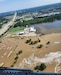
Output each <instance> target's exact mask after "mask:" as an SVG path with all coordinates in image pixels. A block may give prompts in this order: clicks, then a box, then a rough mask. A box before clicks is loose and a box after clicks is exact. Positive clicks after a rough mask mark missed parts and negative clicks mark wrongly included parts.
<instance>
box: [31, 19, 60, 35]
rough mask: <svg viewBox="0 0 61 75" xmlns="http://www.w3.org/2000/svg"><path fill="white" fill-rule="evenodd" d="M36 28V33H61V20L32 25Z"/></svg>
mask: <svg viewBox="0 0 61 75" xmlns="http://www.w3.org/2000/svg"><path fill="white" fill-rule="evenodd" d="M32 26H34V27H35V28H36V33H42V34H50V33H60V32H61V20H59V21H54V22H49V23H41V24H35V25H32Z"/></svg>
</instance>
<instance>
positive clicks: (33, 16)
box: [0, 3, 61, 73]
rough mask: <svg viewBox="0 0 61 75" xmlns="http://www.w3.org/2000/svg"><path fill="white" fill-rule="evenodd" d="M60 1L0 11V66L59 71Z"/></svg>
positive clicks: (60, 51) (60, 71) (60, 66)
mask: <svg viewBox="0 0 61 75" xmlns="http://www.w3.org/2000/svg"><path fill="white" fill-rule="evenodd" d="M60 5H61V3H57V4H52V5H47V6H40V7H35V8H30V9H25V10H17V11H13V12H7V13H2V14H0V67H13V68H22V69H31V70H32V71H35V72H37V71H38V72H52V73H53V72H54V73H61V6H60Z"/></svg>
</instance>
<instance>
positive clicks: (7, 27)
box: [0, 13, 17, 36]
mask: <svg viewBox="0 0 61 75" xmlns="http://www.w3.org/2000/svg"><path fill="white" fill-rule="evenodd" d="M16 15H17V13H15V14H14V16H13V19H12V20H11V21H10V22H8V23H7V24H4V25H3V26H2V28H1V29H0V36H1V35H2V34H4V33H5V32H6V31H7V30H8V29H9V28H10V26H12V25H13V24H14V21H15V20H16Z"/></svg>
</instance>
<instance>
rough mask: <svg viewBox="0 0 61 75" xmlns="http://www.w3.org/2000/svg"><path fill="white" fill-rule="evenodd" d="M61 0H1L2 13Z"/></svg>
mask: <svg viewBox="0 0 61 75" xmlns="http://www.w3.org/2000/svg"><path fill="white" fill-rule="evenodd" d="M60 1H61V0H0V13H1V12H7V11H12V10H18V9H25V8H31V7H36V6H43V5H47V4H53V3H58V2H60Z"/></svg>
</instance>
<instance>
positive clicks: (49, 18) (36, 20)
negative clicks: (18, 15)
mask: <svg viewBox="0 0 61 75" xmlns="http://www.w3.org/2000/svg"><path fill="white" fill-rule="evenodd" d="M55 20H61V14H58V15H52V16H47V17H41V18H34V19H32V20H28V21H24V22H23V23H21V22H20V21H18V22H17V23H16V24H15V25H14V27H18V26H19V27H22V26H24V27H25V26H26V25H29V26H30V25H32V24H38V23H44V22H45V23H46V22H53V21H55Z"/></svg>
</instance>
